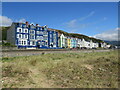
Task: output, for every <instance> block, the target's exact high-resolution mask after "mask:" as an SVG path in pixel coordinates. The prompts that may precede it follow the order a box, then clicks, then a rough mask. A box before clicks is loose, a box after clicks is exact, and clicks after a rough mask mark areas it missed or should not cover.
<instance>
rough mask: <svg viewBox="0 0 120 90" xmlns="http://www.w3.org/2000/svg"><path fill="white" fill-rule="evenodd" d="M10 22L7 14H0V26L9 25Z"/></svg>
mask: <svg viewBox="0 0 120 90" xmlns="http://www.w3.org/2000/svg"><path fill="white" fill-rule="evenodd" d="M12 22H13V21H12V19H10V18H8V17H7V16H0V26H10V25H11V24H12Z"/></svg>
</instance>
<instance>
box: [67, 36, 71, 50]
mask: <svg viewBox="0 0 120 90" xmlns="http://www.w3.org/2000/svg"><path fill="white" fill-rule="evenodd" d="M67 44H68V45H67V46H68V48H70V46H71V40H70V38H67Z"/></svg>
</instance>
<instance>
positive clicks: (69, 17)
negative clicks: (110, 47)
mask: <svg viewBox="0 0 120 90" xmlns="http://www.w3.org/2000/svg"><path fill="white" fill-rule="evenodd" d="M1 18H2V25H3V26H9V25H11V23H12V22H25V21H28V22H29V23H34V24H36V23H37V24H39V25H41V26H43V25H48V27H49V28H54V29H60V30H63V31H66V32H69V33H79V34H84V35H87V36H92V37H95V38H99V39H103V40H117V39H118V35H117V34H118V32H117V31H118V30H119V28H118V3H117V2H16V3H15V2H3V3H2V15H1V16H0V19H1ZM112 34H113V35H112Z"/></svg>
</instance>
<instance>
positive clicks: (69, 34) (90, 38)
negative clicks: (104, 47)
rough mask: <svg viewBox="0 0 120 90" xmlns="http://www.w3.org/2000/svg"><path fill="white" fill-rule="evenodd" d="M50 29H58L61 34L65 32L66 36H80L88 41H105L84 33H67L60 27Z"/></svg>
mask: <svg viewBox="0 0 120 90" xmlns="http://www.w3.org/2000/svg"><path fill="white" fill-rule="evenodd" d="M49 29H50V30H55V31H58V32H59V33H60V34H62V33H63V34H64V35H65V36H69V37H75V38H79V39H83V38H84V39H85V40H86V41H90V40H92V41H93V42H98V43H103V42H104V41H102V40H100V39H96V38H93V37H88V36H86V35H83V34H77V33H67V32H64V31H62V30H58V29H51V28H49Z"/></svg>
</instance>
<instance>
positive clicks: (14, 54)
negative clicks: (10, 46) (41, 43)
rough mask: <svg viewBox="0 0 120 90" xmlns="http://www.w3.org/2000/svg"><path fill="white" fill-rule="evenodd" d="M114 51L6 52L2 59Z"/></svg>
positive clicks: (3, 53)
mask: <svg viewBox="0 0 120 90" xmlns="http://www.w3.org/2000/svg"><path fill="white" fill-rule="evenodd" d="M108 51H112V50H71V51H28V50H24V51H4V52H2V57H16V56H31V55H40V54H47V53H91V52H108Z"/></svg>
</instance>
